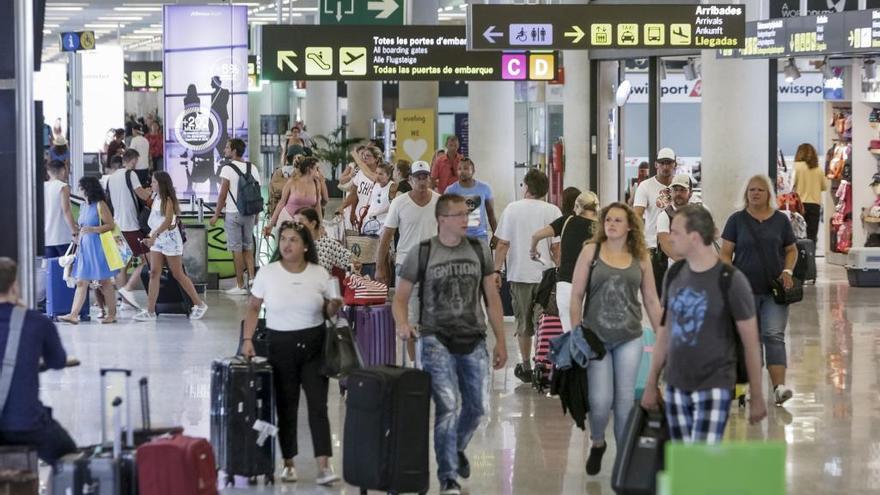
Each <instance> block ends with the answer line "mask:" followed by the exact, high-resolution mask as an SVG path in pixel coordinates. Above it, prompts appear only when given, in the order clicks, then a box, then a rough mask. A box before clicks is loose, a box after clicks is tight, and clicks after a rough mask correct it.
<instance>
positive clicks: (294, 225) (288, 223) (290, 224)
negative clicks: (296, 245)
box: [278, 220, 306, 232]
mask: <svg viewBox="0 0 880 495" xmlns="http://www.w3.org/2000/svg"><path fill="white" fill-rule="evenodd" d="M304 228H306V226H305V225H303V224H301V223H299V222H294V221H292V220H285V221H283V222H281V226H280V227H278V231H279V232H280V231H282V230H286V229H293V230H295V231H297V232H299V231H301V230H302V229H304Z"/></svg>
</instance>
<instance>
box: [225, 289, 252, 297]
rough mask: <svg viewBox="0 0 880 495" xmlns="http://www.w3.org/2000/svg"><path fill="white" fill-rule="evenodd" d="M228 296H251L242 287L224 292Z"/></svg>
mask: <svg viewBox="0 0 880 495" xmlns="http://www.w3.org/2000/svg"><path fill="white" fill-rule="evenodd" d="M223 293H224V294H226V295H227V296H246V295H248V294H250V292H249V291H248V290H247V289H245V288H242V287H233V288H231V289H226V290H224V291H223Z"/></svg>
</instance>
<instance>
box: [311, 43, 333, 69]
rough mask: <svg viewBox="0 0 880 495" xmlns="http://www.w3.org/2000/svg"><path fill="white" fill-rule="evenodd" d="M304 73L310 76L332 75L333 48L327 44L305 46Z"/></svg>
mask: <svg viewBox="0 0 880 495" xmlns="http://www.w3.org/2000/svg"><path fill="white" fill-rule="evenodd" d="M305 59H306V74H308V75H310V76H331V75H333V49H332V48H330V47H328V46H310V47H307V48H306V53H305Z"/></svg>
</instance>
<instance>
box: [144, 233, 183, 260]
mask: <svg viewBox="0 0 880 495" xmlns="http://www.w3.org/2000/svg"><path fill="white" fill-rule="evenodd" d="M150 251H152V252H154V253H162V254H164V255H165V256H183V237H181V236H180V229H178V228H177V227H175V228H173V229H171V230H166V231H165V232H162V233H161V234H159V237H157V238H156V243H155V244H153V247H151V248H150Z"/></svg>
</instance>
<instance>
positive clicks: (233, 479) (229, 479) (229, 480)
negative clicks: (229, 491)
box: [223, 474, 235, 486]
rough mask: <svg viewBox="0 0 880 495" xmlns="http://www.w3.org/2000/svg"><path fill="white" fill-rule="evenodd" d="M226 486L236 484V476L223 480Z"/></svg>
mask: <svg viewBox="0 0 880 495" xmlns="http://www.w3.org/2000/svg"><path fill="white" fill-rule="evenodd" d="M223 481H224V483H225V485H226V486H232V485H234V484H235V476H233V475H231V474H227V475H226V479H225V480H223Z"/></svg>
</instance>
